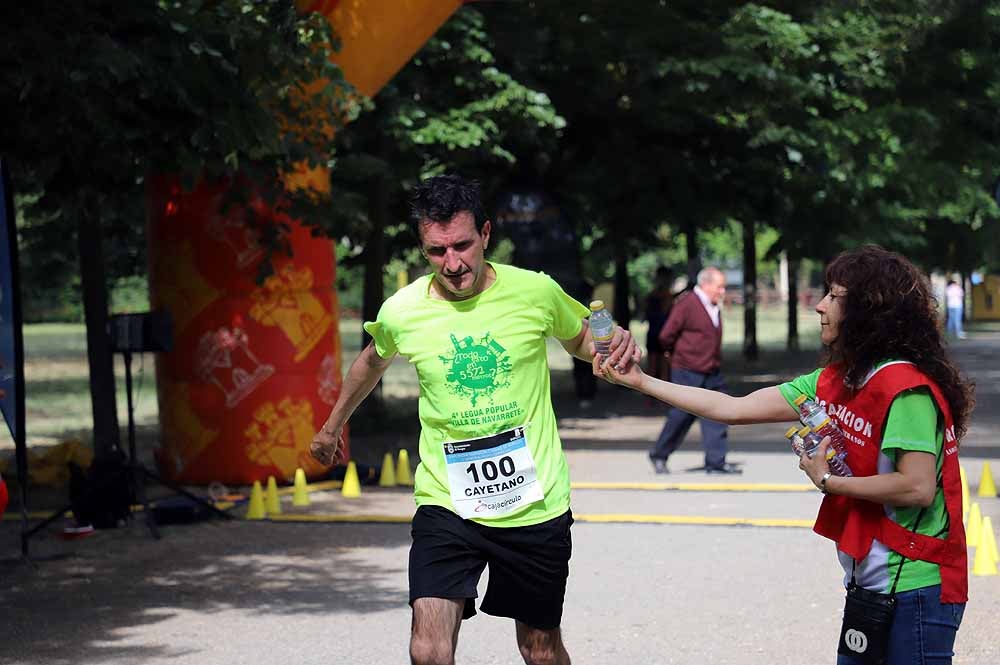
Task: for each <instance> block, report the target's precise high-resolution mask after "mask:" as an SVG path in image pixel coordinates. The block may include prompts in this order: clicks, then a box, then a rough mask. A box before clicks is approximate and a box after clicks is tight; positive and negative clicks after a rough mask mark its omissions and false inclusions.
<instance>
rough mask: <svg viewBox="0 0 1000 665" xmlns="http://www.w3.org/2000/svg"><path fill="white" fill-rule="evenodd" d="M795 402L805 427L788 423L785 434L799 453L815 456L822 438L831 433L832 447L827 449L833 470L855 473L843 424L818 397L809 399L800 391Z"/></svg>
mask: <svg viewBox="0 0 1000 665" xmlns="http://www.w3.org/2000/svg"><path fill="white" fill-rule="evenodd" d="M795 406H797V407H798V409H799V420H801V421H802V427H789V428H788V431H787V432H785V438H787V439H788V441H789V442H790V443H791V444H792V450H793V451H794V452H795V454H796V455H798V456H799V457H802V455H805V456H807V457H812V456H813V454H814V453H815V452H816V450H817V449H818V448H819V444H820V442H821V441H822V440H823V439H824V438H826V437H830V447H829V448H827V449H826V461H827V464H829V465H830V472H831V473H832V474H833V475H835V476H853V475H854V474H853V473H851V467H849V466H848V465H847V445H846V444H845V442H844V434H843V432H841V431H840V428H839V427H837V425H836V424H835V423H834V422H833V421H832V420H830V416H829V415H827V413H826V409H824V408H823V407H822V405H820V404H819V403H817V402H816V400H813V399H809V398H808V397H806V396H805V395H799V396H798V397H797V398H796V399H795Z"/></svg>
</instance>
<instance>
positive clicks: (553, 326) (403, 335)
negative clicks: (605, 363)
mask: <svg viewBox="0 0 1000 665" xmlns="http://www.w3.org/2000/svg"><path fill="white" fill-rule="evenodd" d="M411 204H412V220H413V222H414V223H415V224H416V227H417V233H418V237H419V239H420V249H421V252H422V253H423V255H424V256H425V257H426V258H427V260H428V261H429V262H430V264H431V267H432V269H433V274H431V275H426V276H424V277H422V278H420V279H418V280H416V281H415V282H414V283H412V284H410V285H409V286H407V287H405V288H403V289H400V290H399V291H398V292H397V293H396V294H395V295H393V296H392V297H391V298H389V299H388V300H387V301H386V302H385V303H384V304H383V305H382V309H381V310H380V311H379V314H378V317H377V320H375V321H369V322H366V323H365V330H366V331H367V332H368V333H369V334H370V335H371V336H372V343H371V344H369V345H368V347H367V348H366V349H365V350H364V351H362V353H361V355H360V356H359V357H358V359H357V360H356V361H355V362H354V363H353V364H352V365H351V368H350V370H349V371H348V373H347V376H346V378H345V379H344V384H343V388H342V391H341V394H340V397H339V398H338V400H337V404H336V405H335V406H334V407H333V409H332V411H331V413H330V415H329V417H328V418H327V421H326V423H325V424H324V425H323V427H322V429H321V430H320V431H319V432H318V433H317V434H316V436H315V438H314V439H313V442H312V448H311V449H312V454H313V455H314V456H315V457H316V459H318V460H319V461H320V462H322V463H324V464H332V463H333V462H334V461H336V459H337V456H338V453H339V451H340V450H341V449H342V442H341V438H340V437H341V431H342V429H343V426H344V424H345V423H346V422H347V420H348V418H349V417H350V416H351V414H352V413H353V412H354V410H355V408H357V406H358V404H360V403H361V401H362V400H363V399H364V398H365V397H366V396H367V395H368V393H369V392H371V390H372V388H373V387H374V386H375V384H376V383H377V382H378V380H379V379H380V378H381V377H382V375H383V373H384V372H385V370H386V369H387V368H388V366H389V365H390V363H391V362H392V359H393V357H394V356H395V355H396V354H397V353H399V354H401V355H403V356H405V357H406V358H407V359H408V360H409V361H410V363H411V364H413V365H414V367H415V369H416V370H417V375H418V377H419V380H420V402H419V414H420V424H421V432H420V460H421V462H420V465H419V466H418V467H417V471H416V475H415V479H414V481H415V482H414V494H415V499H416V503H417V512H416V514H415V515H414V517H413V525H412V537H413V543H412V546H411V548H410V565H409V578H410V605H411V606H412V608H413V621H412V625H411V636H410V658H411V661H412V662H413V663H416V664H419V665H423V664H431V663H433V664H435V665H437V664H439V663H444V664H450V663H454V657H455V648H456V646H457V643H458V633H459V628H460V626H461V622H462V620H463V619H467V618H470V617H472V616H473V615H474V614H475V613H476V608H475V598H476V597H477V595H478V593H477V591H476V586H477V583H478V581H479V577H480V575H481V574H482V572H483V570H484V568H485V567H486V565H487V564H489V566H490V577H489V587H488V588H487V590H486V595H485V597H484V598H483V601H482V604H481V605H480V609H482V610H483V611H484V612H486V613H487V614H493V615H496V616H504V617H510V618H512V619H514V620H515V625H516V635H517V643H518V647H519V649H520V652H521V655H522V657H523V658H524V661H525V663H528V664H529V665H531V664H534V663H555V664H560V665H568V663H569V655H568V654H567V652H566V649H565V647H564V646H563V644H562V638H561V633H560V628H559V627H560V623H561V619H562V606H563V597H564V595H565V590H566V579H567V577H568V575H569V559H570V555H571V549H572V546H571V539H570V526H571V525H572V523H573V517H572V513H571V512H570V510H569V494H570V491H569V490H570V488H569V469H568V467H567V464H566V458H565V456H564V454H563V451H562V445H561V443H560V441H559V436H558V432H557V429H556V420H555V414H554V413H553V410H552V401H551V394H550V386H549V368H548V362H547V356H546V338H547V337H555V338H556V339H558V340H559V341H560V343H561V344H562V346H563V347H564V348H565V349H566V351H567V352H569V353H570V354H571V355H573V356H575V357H578V358H580V359H583V360H588V361H590V360H592V359H593V345H592V342H591V340H590V336H589V335H588V334H587V333H588V326H587V321H586V320H585V319H584V318H583V317H584V316H587V315H588V314H589V310H588V308H586V307H584V306H583V305H582V304H580V303H578V302H577V301H575V300H573V299H572V298H570V297H569V296H568V295H566V294H565V293H564V292H563V290H562V289H561V288H560V287H559V285H558V284H556V282H555V281H554V280H552V279H551V278H549V277H548V276H546V275H544V274H542V273H537V272H531V271H527V270H521V269H519V268H514V267H513V266H507V265H502V264H498V263H491V262H488V261H486V259H485V251H486V248H487V246H488V245H489V241H490V231H491V224H490V221H489V220H488V219H486V216H485V214H484V212H483V207H482V204H481V202H480V198H479V189H478V186H477V185H476V184H475V183H471V182H466V181H464V180H463V179H461V178H459V177H457V176H439V177H435V178H431V179H429V180H427V181H425V182H424V183H422V184H421V185H420V186H419V187H417V189H416V191H415V193H414V196H413V199H412V202H411ZM609 358H610V360H611V362H612V364H613V365H615V366H617V365H619V364H620V366H621V367H622V369H623V371H624V370H625V369H627V368H628V367H630V366H631V365H632V364H633V363H636V362H639V360H640V359H641V352H640V351H639V350H638V349H637V348H636V345H635V342H634V340H633V339H632V337H631V335H630V334H629V333H628V332H626V331H623V330H622V329H621V328H617V329H616V330H615V333H614V337H613V339H612V343H611V351H610V354H609Z"/></svg>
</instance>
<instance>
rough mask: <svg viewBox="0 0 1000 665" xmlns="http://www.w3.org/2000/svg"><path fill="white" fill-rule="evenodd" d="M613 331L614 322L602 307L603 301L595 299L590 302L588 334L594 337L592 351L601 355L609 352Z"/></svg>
mask: <svg viewBox="0 0 1000 665" xmlns="http://www.w3.org/2000/svg"><path fill="white" fill-rule="evenodd" d="M614 332H615V322H614V321H612V320H611V314H609V313H608V310H606V309H605V308H604V301H603V300H595V301H593V302H592V303H590V335H591V337H592V338H593V339H594V353H596V354H598V355H602V356H607V355H608V354H609V349H610V347H611V336H612V335H613V334H614Z"/></svg>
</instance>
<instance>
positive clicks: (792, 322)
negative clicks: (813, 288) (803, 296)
mask: <svg viewBox="0 0 1000 665" xmlns="http://www.w3.org/2000/svg"><path fill="white" fill-rule="evenodd" d="M787 265H788V344H787V348H788V350H789V351H798V350H799V260H798V259H797V258H795V257H793V256H789V257H788V261H787Z"/></svg>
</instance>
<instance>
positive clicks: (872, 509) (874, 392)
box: [813, 362, 969, 603]
mask: <svg viewBox="0 0 1000 665" xmlns="http://www.w3.org/2000/svg"><path fill="white" fill-rule="evenodd" d="M922 386H923V387H926V388H928V389H929V390H930V392H931V395H932V396H933V398H934V401H935V403H936V404H937V407H938V408H939V409H940V410H941V413H942V414H943V416H944V426H945V430H944V450H943V453H944V462H943V464H942V469H941V483H942V485H943V489H944V501H945V508H946V510H947V511H948V521H949V525H948V536H947V537H946V538H934V537H931V536H925V535H921V534H918V533H914V532H913V531H910V530H908V529H905V528H903V527H902V526H900V525H899V524H897V523H896V522H893V521H892V520H890V519H889V518H888V517H886V514H885V510H884V509H883V506H882V504H880V503H875V502H873V501H866V500H863V499H853V498H849V497H846V496H833V495H827V496H826V497H824V499H823V504H822V505H821V506H820V510H819V516H818V517H817V518H816V524H815V525H814V526H813V530H814V531H815V532H816V533H818V534H819V535H821V536H825V537H827V538H830V539H831V540H833V541H835V542H836V543H837V549H839V550H840V551H841V552H844V553H845V554H847V555H849V556H851V557H853V558H855V559H863V558H864V557H865V556H867V555H868V551H869V550H870V549H871V546H872V540H873V539H875V538H877V539H878V540H879V541H880V542H882V543H883V544H884V545H885V546H886V547H888V548H889V549H891V550H893V551H894V552H898V553H899V554H900V555H902V556H904V557H906V558H908V559H919V560H921V561H930V562H932V563H936V564H938V565H939V566H940V567H941V602H942V603H964V602H966V600H967V599H968V585H969V580H968V562H967V553H966V545H965V528H964V527H963V525H962V481H961V475H960V471H959V466H958V440H957V439H956V438H955V426H954V421H953V420H952V416H951V409H950V408H949V406H948V402H947V400H945V399H944V395H943V394H942V393H941V390H940V388H938V386H937V384H935V383H934V382H933V381H932V380H931V379H930V378H928V377H927V376H926V375H925V374H924V373H923V372H921V371H920V370H918V369H917V368H916V367H915V366H914V365H913V364H911V363H908V362H890V363H886V364H885V365H883V366H882V367H880V368H879V369H878V370H876V371H875V373H874V374H873V375H872V376H870V377H869V379H868V380H867V381H866V382H865V384H864V386H862V387H861V389H860V390H852V389H850V388H848V387H847V386H846V385H845V384H844V371H843V367H841V366H840V365H830V366H829V367H827V368H825V369H824V370H823V371H822V372H821V373H820V376H819V382H818V384H817V387H816V396H817V398H818V399H819V401H820V403H821V404H823V405H824V406H825V407H826V410H827V412H828V413H829V415H830V418H831V419H832V420H833V421H834V422H835V423H836V424H837V426H838V427H840V429H841V430H842V431H843V433H844V439H845V441H846V444H847V451H848V452H847V461H848V464H850V466H851V471H853V472H854V475H855V476H872V475H875V474H876V473H878V459H879V453H880V452H881V445H882V431H883V428H884V425H885V420H886V417H887V416H888V414H889V406H890V405H891V404H892V400H893V399H895V398H896V396H897V395H899V394H900V393H901V392H903V391H905V390H910V389H912V388H918V387H922Z"/></svg>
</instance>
